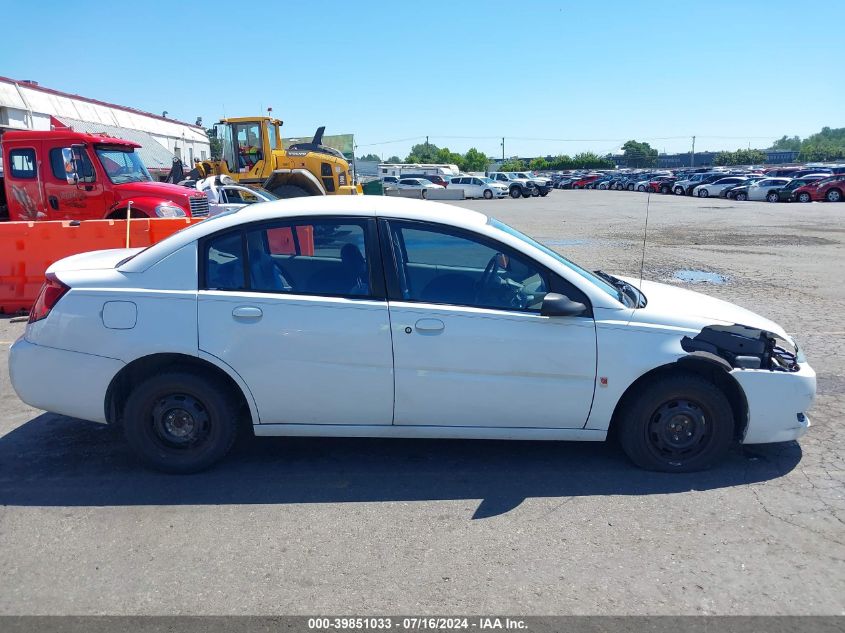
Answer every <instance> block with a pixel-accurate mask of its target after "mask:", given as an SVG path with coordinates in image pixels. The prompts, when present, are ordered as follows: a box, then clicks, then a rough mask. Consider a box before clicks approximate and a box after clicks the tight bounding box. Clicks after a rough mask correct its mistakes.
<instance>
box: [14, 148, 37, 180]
mask: <svg viewBox="0 0 845 633" xmlns="http://www.w3.org/2000/svg"><path fill="white" fill-rule="evenodd" d="M9 162H10V163H11V165H9V173H10V174H11V175H12V178H23V179H30V178H35V176H36V175H37V173H36V169H35V150H34V149H13V150H12V151H10V152H9Z"/></svg>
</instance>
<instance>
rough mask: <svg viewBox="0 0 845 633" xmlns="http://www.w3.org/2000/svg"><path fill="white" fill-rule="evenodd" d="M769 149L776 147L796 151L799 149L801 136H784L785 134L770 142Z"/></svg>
mask: <svg viewBox="0 0 845 633" xmlns="http://www.w3.org/2000/svg"><path fill="white" fill-rule="evenodd" d="M769 149H776V150H781V151H786V150H789V151H793V152H797V151H799V150H800V149H801V137H799V136H791V137H790V136H786V135H785V134H784V135H783V136H782V137H780V138H779V139H778V140H776V141H775V142H774V143H772V146H771V147H770V148H769Z"/></svg>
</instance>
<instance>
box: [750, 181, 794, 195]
mask: <svg viewBox="0 0 845 633" xmlns="http://www.w3.org/2000/svg"><path fill="white" fill-rule="evenodd" d="M791 181H792V178H763V179H762V180H758V181H757V182H755V183H753V184H752V185H751V186H749V187H748V199H749V200H765V199H766V197H767V196H768V195H769V194H770V193H771V192H773V191H775V192H776V191H777V190H778V189H780V188H781V187H785V186H786V185H788V184H789V183H790V182H791Z"/></svg>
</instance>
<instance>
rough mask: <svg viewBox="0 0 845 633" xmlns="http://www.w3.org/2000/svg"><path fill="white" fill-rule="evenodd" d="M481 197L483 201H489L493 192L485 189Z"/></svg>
mask: <svg viewBox="0 0 845 633" xmlns="http://www.w3.org/2000/svg"><path fill="white" fill-rule="evenodd" d="M482 195H483V196H484V199H485V200H490V199H491V198H492V197H493V192H492V191H490V190H489V189H485V190H484V193H483V194H482Z"/></svg>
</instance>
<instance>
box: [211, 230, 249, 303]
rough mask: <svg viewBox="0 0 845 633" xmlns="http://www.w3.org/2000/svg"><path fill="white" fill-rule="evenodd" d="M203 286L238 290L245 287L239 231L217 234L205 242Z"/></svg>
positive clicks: (214, 288)
mask: <svg viewBox="0 0 845 633" xmlns="http://www.w3.org/2000/svg"><path fill="white" fill-rule="evenodd" d="M205 287H206V288H208V289H209V290H240V289H243V288H244V287H245V286H244V265H243V242H242V238H241V233H240V231H237V232H235V233H227V234H225V235H220V236H217V237H215V238H213V239H211V240H210V241H209V242H208V243H207V244H206V247H205Z"/></svg>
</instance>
